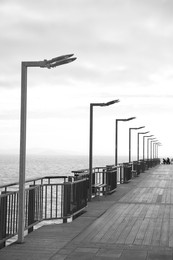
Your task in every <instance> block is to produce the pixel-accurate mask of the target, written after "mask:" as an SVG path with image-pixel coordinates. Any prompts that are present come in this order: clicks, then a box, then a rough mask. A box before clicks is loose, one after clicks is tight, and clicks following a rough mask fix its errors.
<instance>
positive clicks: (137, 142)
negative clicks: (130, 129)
mask: <svg viewBox="0 0 173 260" xmlns="http://www.w3.org/2000/svg"><path fill="white" fill-rule="evenodd" d="M137 161H139V133H138V137H137Z"/></svg>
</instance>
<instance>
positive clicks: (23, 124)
mask: <svg viewBox="0 0 173 260" xmlns="http://www.w3.org/2000/svg"><path fill="white" fill-rule="evenodd" d="M26 116H27V66H26V65H25V64H24V63H23V62H22V64H21V115H20V161H19V221H18V243H23V241H24V227H25V158H26Z"/></svg>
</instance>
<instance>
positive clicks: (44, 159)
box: [0, 155, 127, 186]
mask: <svg viewBox="0 0 173 260" xmlns="http://www.w3.org/2000/svg"><path fill="white" fill-rule="evenodd" d="M118 159H119V162H127V157H126V156H122V157H119V158H118ZM88 160H89V159H88V156H73V155H71V156H69V155H68V156H65V155H64V156H60V155H56V156H55V155H49V156H48V155H27V157H26V179H31V178H37V177H44V176H50V175H53V176H56V175H57V176H60V175H70V174H72V171H74V170H80V169H88V167H89V166H88ZM111 164H114V157H113V156H94V157H93V167H96V166H100V167H102V166H103V167H104V166H106V165H111ZM18 181H19V156H17V155H0V186H2V185H5V184H10V183H12V182H18Z"/></svg>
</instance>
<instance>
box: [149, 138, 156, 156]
mask: <svg viewBox="0 0 173 260" xmlns="http://www.w3.org/2000/svg"><path fill="white" fill-rule="evenodd" d="M153 139H155V138H148V139H147V159H149V141H150V140H153Z"/></svg>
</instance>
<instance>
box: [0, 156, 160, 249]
mask: <svg viewBox="0 0 173 260" xmlns="http://www.w3.org/2000/svg"><path fill="white" fill-rule="evenodd" d="M157 164H160V159H152V160H145V161H142V160H141V161H134V162H132V163H122V164H119V165H118V166H114V165H107V166H106V167H95V168H93V171H92V185H93V186H92V197H94V196H96V195H99V196H100V195H103V194H105V195H106V194H108V193H112V192H114V191H115V190H116V188H117V183H120V184H121V183H127V182H128V181H129V180H131V179H132V177H133V175H132V172H135V173H136V175H135V176H139V174H140V173H141V172H144V171H145V170H147V169H149V168H150V167H154V166H156V165H157ZM73 174H74V175H73V176H46V177H43V178H36V179H30V180H27V181H26V183H25V230H28V232H31V231H32V230H33V226H34V225H36V224H37V223H38V222H40V221H42V220H51V219H62V220H63V222H66V221H67V219H68V218H73V217H74V216H75V215H76V214H78V213H80V212H81V211H82V210H83V209H84V208H85V207H86V206H87V200H88V192H89V181H88V174H89V170H88V169H82V170H78V171H73ZM18 188H19V187H18V183H17V182H16V183H11V184H9V185H4V186H0V192H1V193H0V248H1V247H4V246H5V241H6V240H8V239H9V238H11V237H13V236H15V235H16V234H17V232H18V211H19V206H18V204H19V191H18Z"/></svg>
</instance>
